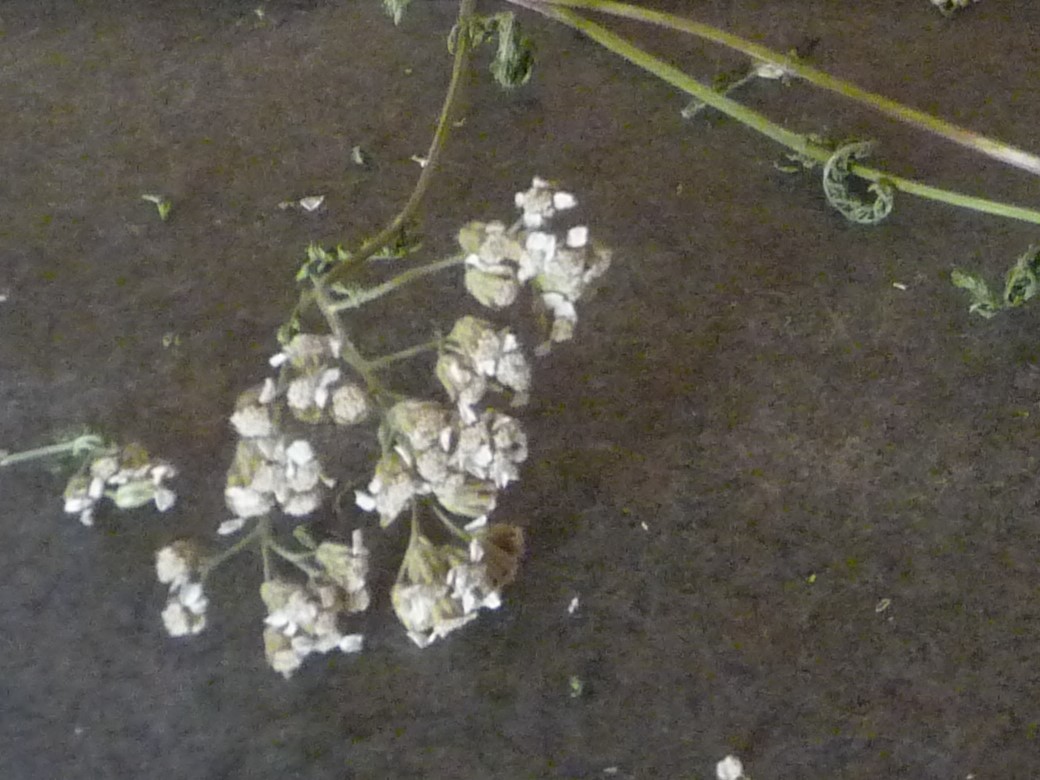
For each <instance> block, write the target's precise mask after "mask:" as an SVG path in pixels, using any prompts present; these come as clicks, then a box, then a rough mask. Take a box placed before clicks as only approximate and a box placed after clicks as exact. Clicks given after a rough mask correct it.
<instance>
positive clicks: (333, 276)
mask: <svg viewBox="0 0 1040 780" xmlns="http://www.w3.org/2000/svg"><path fill="white" fill-rule="evenodd" d="M475 9H476V0H461V2H460V3H459V16H458V24H459V25H460V29H463V26H464V24H465V22H466V20H467V19H468V18H469V17H470V16H472V15H473V12H474V10H475ZM470 51H471V49H470V44H469V40H468V39H467V37H466V36H465V35H459V36H457V40H456V42H455V59H454V62H453V63H452V68H451V81H450V82H449V84H448V91H447V93H446V94H445V95H444V103H443V104H442V106H441V113H440V117H439V118H438V120H437V129H436V131H434V134H433V140H432V141H430V149H429V151H428V152H427V153H426V165H424V166H423V168H422V173H420V174H419V180H418V181H417V182H416V183H415V189H414V190H413V191H412V194H411V196H410V197H409V198H408V201H407V202H406V203H405V204H404V208H402V209H401V211H400V213H399V214H398V215H397V216H396V217H394V219H393V221H391V222H390V224H389V225H387V226H386V227H385V228H383V229H382V230H381V231H380V232H379V233H377V234H376V235H375V236H373V237H372V238H370V239H369V240H368V241H366V242H365V243H364V244H363V245H362V246H361V248H360V249H359V250H358V251H357V252H355V253H354V254H353V255H352V256H351V262H350V263H349V264H348V265H345V266H339V267H337V268H334V269H333V270H332V271H330V272H329V274H328V277H327V279H326V282H327V283H330V284H331V283H332V282H334V281H336V280H338V279H340V278H342V276H343V274H344V273H346V271H347V270H348V269H349V268H351V267H353V266H355V265H357V264H359V263H362V262H364V261H365V260H367V259H368V258H370V257H371V256H372V255H374V254H375V253H376V252H378V251H379V250H380V249H382V248H383V247H384V246H386V244H387V243H389V242H390V241H391V240H393V238H394V237H395V236H397V235H398V233H399V232H400V230H401V228H402V227H403V226H404V225H405V224H407V223H408V220H410V219H411V218H412V216H413V215H414V214H415V212H416V211H417V210H418V208H419V204H420V203H421V202H422V199H423V196H425V195H426V191H427V189H429V186H430V181H431V179H432V178H433V174H434V172H435V171H436V170H437V164H438V163H439V162H440V158H441V152H442V151H443V149H444V145H445V142H446V141H447V140H448V135H449V133H450V132H451V119H452V113H453V111H454V109H455V104H456V102H457V101H458V97H459V94H460V91H461V89H462V76H463V74H464V73H465V72H466V66H467V65H468V64H469V56H470Z"/></svg>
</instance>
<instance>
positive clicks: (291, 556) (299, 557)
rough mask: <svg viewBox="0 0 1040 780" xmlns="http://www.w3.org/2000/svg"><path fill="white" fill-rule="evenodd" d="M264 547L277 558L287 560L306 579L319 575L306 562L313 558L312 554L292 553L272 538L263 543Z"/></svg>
mask: <svg viewBox="0 0 1040 780" xmlns="http://www.w3.org/2000/svg"><path fill="white" fill-rule="evenodd" d="M264 546H265V547H267V548H268V549H270V550H271V552H273V553H275V554H276V555H278V556H279V557H281V558H283V559H285V560H287V561H288V562H289V563H291V564H292V565H293V566H295V567H296V568H297V569H299V570H300V571H302V572H303V573H304V574H306V575H307V576H308V577H316V576H317V575H318V574H320V573H321V572H319V571H318V570H317V569H316V568H314V567H313V566H310V565H309V564H307V562H306V560H307V559H308V558H313V557H314V553H310V552H305V553H294V552H293V551H292V550H286V549H285V548H284V547H282V546H281V545H280V544H278V542H276V541H275V540H274V539H273V538H269V539H266V540H265V541H264Z"/></svg>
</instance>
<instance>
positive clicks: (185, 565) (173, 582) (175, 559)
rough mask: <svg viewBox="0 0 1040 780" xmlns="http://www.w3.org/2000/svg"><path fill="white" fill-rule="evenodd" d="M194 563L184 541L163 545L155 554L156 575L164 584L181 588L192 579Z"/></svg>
mask: <svg viewBox="0 0 1040 780" xmlns="http://www.w3.org/2000/svg"><path fill="white" fill-rule="evenodd" d="M192 569H193V564H192V561H191V560H190V554H189V552H188V548H186V547H185V546H184V544H183V543H181V544H178V543H174V544H171V545H167V546H166V547H163V548H162V549H160V550H159V551H158V552H156V554H155V576H156V579H158V580H159V582H161V583H163V584H164V585H170V586H171V587H174V588H179V587H181V586H182V585H184V584H186V583H187V582H188V580H190V579H191V574H192Z"/></svg>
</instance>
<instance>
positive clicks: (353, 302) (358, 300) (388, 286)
mask: <svg viewBox="0 0 1040 780" xmlns="http://www.w3.org/2000/svg"><path fill="white" fill-rule="evenodd" d="M465 261H466V256H465V255H454V256H452V257H446V258H444V259H443V260H437V261H436V262H433V263H428V264H427V265H420V266H416V267H415V268H409V269H408V270H407V271H404V272H402V273H400V274H398V275H397V276H395V277H394V278H393V279H390V280H388V281H386V282H383V283H382V284H379V285H376V286H375V287H371V288H369V289H367V290H361V291H360V292H356V293H354V294H352V295H351V296H350V297H349V298H347V299H346V300H344V301H335V302H331V301H330V302H329V311H331V312H341V311H346V310H347V309H357V308H360V307H361V306H364V305H365V304H366V303H369V302H371V301H374V300H376V298H382V297H383V296H384V295H386V294H388V293H391V292H393V291H394V290H396V289H397V288H398V287H403V286H404V285H406V284H409V283H410V282H414V281H416V280H417V279H421V278H422V277H424V276H427V275H429V274H435V273H438V272H439V271H443V270H444V269H445V268H453V267H455V266H457V265H462V264H463V263H464V262H465Z"/></svg>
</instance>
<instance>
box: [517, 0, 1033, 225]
mask: <svg viewBox="0 0 1040 780" xmlns="http://www.w3.org/2000/svg"><path fill="white" fill-rule="evenodd" d="M509 1H510V2H512V3H514V4H516V5H520V6H523V7H525V8H529V9H531V10H532V11H537V12H538V13H541V14H543V15H545V16H548V17H549V18H551V19H554V20H556V21H558V22H560V23H561V24H565V25H567V26H569V27H572V28H574V29H575V30H578V31H579V32H581V33H583V34H585V35H587V36H588V37H589V38H591V39H592V40H594V41H596V42H597V43H599V44H600V45H601V46H603V47H604V48H606V49H608V50H609V51H612V52H614V53H615V54H617V55H618V56H620V57H623V58H624V59H626V60H628V61H629V62H631V63H632V64H633V65H638V66H639V67H640V68H643V69H644V70H646V71H649V72H650V73H652V74H653V75H655V76H657V77H658V78H660V79H661V80H662V81H665V82H667V83H668V84H671V85H672V86H674V87H676V88H678V89H681V90H682V91H683V92H686V93H687V94H689V95H693V96H694V97H696V98H698V99H699V100H701V101H703V102H704V103H707V104H708V105H709V106H711V107H712V108H715V109H717V110H718V111H721V112H722V113H724V114H727V115H728V116H731V117H733V118H734V119H736V120H737V121H738V122H741V123H742V124H745V125H747V126H748V127H750V128H752V129H753V130H756V131H758V132H759V133H762V134H763V135H765V136H767V137H768V138H772V139H773V140H774V141H776V142H777V143H779V144H782V145H784V146H786V147H787V148H789V149H791V150H793V151H795V152H797V153H798V154H800V155H804V156H805V157H808V158H811V159H813V160H816V161H817V162H821V163H822V162H826V161H827V160H828V159H830V157H831V155H832V154H833V152H832V151H831V150H830V149H828V148H827V147H826V146H824V145H822V144H818V143H815V142H814V141H812V140H810V139H809V138H807V137H806V136H804V135H800V134H799V133H795V132H793V131H791V130H788V129H786V128H784V127H781V126H780V125H778V124H776V123H774V122H772V121H771V120H770V119H769V118H768V117H766V116H764V115H763V114H760V113H758V112H757V111H753V110H752V109H750V108H748V107H747V106H744V105H741V104H740V103H737V102H736V101H734V100H731V99H729V98H727V97H726V96H725V95H722V94H719V93H718V92H716V91H715V90H713V89H711V88H710V87H706V86H705V85H704V84H701V83H700V82H699V81H697V80H696V79H694V78H691V77H690V76H688V75H686V74H685V73H683V72H682V71H681V70H679V69H678V68H676V67H674V66H672V65H669V64H668V63H666V62H664V61H663V60H660V59H658V58H657V57H654V56H653V55H651V54H649V53H648V52H646V51H644V50H643V49H640V48H639V47H637V46H634V45H633V44H631V43H629V42H628V41H627V40H625V39H624V38H621V37H620V36H618V35H615V34H614V33H612V32H610V31H609V30H607V29H606V28H605V27H601V26H600V25H598V24H595V23H594V22H590V21H589V20H587V19H584V18H582V17H580V16H577V15H576V14H573V13H571V12H570V11H567V10H566V9H562V8H555V7H553V6H551V5H549V0H509ZM566 1H567V2H569V0H566ZM553 2H555V0H553ZM849 170H850V171H851V172H852V173H854V174H856V175H857V176H860V177H862V178H865V179H869V180H871V181H877V180H879V179H884V180H885V181H886V182H887V183H889V184H891V185H892V186H893V187H895V188H896V189H898V190H900V191H902V192H906V193H908V194H911V195H917V196H918V197H921V198H927V199H929V200H935V201H939V202H942V203H947V204H949V205H953V206H960V207H962V208H967V209H972V210H974V211H980V212H983V213H986V214H996V215H999V216H1002V217H1007V218H1009V219H1017V220H1020V221H1022V222H1030V223H1032V224H1034V225H1040V211H1035V210H1033V209H1027V208H1023V207H1020V206H1012V205H1009V204H1006V203H999V202H996V201H991V200H986V199H984V198H976V197H973V196H971V195H964V194H963V193H959V192H952V191H949V190H943V189H940V188H938V187H932V186H929V185H927V184H922V183H920V182H915V181H913V180H911V179H903V178H900V177H898V176H892V175H889V174H887V173H883V172H882V171H878V170H875V169H873V168H866V167H864V166H861V165H850V166H849Z"/></svg>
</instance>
